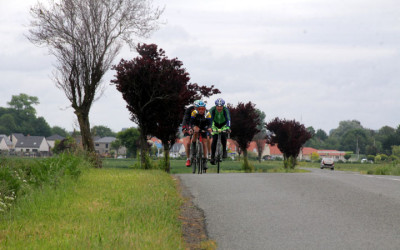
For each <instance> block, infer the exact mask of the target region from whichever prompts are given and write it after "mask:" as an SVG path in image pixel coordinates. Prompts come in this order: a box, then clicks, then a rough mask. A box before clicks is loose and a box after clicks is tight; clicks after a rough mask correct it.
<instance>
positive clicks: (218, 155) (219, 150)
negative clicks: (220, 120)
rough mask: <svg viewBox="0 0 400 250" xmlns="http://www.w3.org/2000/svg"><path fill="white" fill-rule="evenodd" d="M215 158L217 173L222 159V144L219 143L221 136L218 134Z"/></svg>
mask: <svg viewBox="0 0 400 250" xmlns="http://www.w3.org/2000/svg"><path fill="white" fill-rule="evenodd" d="M215 160H216V161H217V173H218V174H219V170H220V164H221V161H222V144H221V137H220V136H218V142H217V152H216V157H215Z"/></svg>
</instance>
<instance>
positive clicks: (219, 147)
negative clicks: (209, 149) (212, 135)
mask: <svg viewBox="0 0 400 250" xmlns="http://www.w3.org/2000/svg"><path fill="white" fill-rule="evenodd" d="M217 132H218V140H217V148H216V150H215V161H216V162H217V173H218V174H219V170H220V163H221V162H222V152H223V151H222V142H221V133H228V132H227V131H226V130H221V129H218V130H217ZM228 135H229V133H228Z"/></svg>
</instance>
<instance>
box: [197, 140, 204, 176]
mask: <svg viewBox="0 0 400 250" xmlns="http://www.w3.org/2000/svg"><path fill="white" fill-rule="evenodd" d="M196 149H197V151H196V152H197V154H196V161H197V173H198V174H202V173H203V159H202V158H203V145H202V144H201V142H199V141H198V142H197V144H196Z"/></svg>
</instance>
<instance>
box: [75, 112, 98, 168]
mask: <svg viewBox="0 0 400 250" xmlns="http://www.w3.org/2000/svg"><path fill="white" fill-rule="evenodd" d="M75 114H76V116H77V117H78V122H79V127H80V130H81V136H82V146H83V149H84V150H85V152H86V153H87V157H88V158H89V161H90V162H92V163H93V165H94V167H96V168H101V167H102V162H101V160H100V159H99V157H98V156H97V154H96V152H95V149H94V142H93V138H92V134H91V133H90V122H89V112H82V111H80V110H76V109H75Z"/></svg>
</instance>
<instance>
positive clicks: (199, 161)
mask: <svg viewBox="0 0 400 250" xmlns="http://www.w3.org/2000/svg"><path fill="white" fill-rule="evenodd" d="M202 132H205V131H199V134H198V136H197V140H196V148H195V149H194V150H196V151H195V152H196V153H195V157H194V159H193V163H192V170H193V174H194V173H196V169H197V173H198V174H202V173H203V172H204V163H203V137H202V136H201V133H202Z"/></svg>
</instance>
